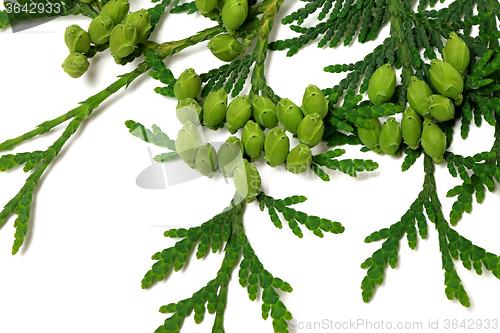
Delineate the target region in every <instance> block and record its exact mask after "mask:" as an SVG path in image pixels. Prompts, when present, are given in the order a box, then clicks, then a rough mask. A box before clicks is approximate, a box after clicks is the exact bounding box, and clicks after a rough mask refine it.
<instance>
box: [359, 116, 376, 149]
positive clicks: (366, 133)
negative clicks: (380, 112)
mask: <svg viewBox="0 0 500 333" xmlns="http://www.w3.org/2000/svg"><path fill="white" fill-rule="evenodd" d="M366 121H368V122H369V123H370V124H372V128H370V129H368V128H364V127H358V137H359V139H360V140H361V142H363V144H364V145H365V146H366V148H368V149H371V150H373V151H374V152H376V153H377V154H380V153H381V150H380V146H379V144H378V140H379V136H380V129H381V128H382V125H381V124H380V120H379V119H378V118H376V117H374V118H367V119H366Z"/></svg>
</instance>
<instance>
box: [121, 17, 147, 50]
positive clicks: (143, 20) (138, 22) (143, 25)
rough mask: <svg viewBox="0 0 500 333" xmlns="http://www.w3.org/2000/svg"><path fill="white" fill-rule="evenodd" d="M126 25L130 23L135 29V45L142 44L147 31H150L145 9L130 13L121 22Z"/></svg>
mask: <svg viewBox="0 0 500 333" xmlns="http://www.w3.org/2000/svg"><path fill="white" fill-rule="evenodd" d="M127 23H132V24H133V25H135V27H136V28H137V40H136V41H135V43H136V44H139V43H142V42H144V41H145V40H146V37H148V34H149V30H151V23H150V19H149V12H148V11H147V10H146V9H141V10H138V11H136V12H133V13H130V14H128V15H127V17H125V20H124V21H123V24H127Z"/></svg>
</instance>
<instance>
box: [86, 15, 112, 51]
mask: <svg viewBox="0 0 500 333" xmlns="http://www.w3.org/2000/svg"><path fill="white" fill-rule="evenodd" d="M112 30H113V20H112V19H111V17H109V16H101V15H99V16H97V17H96V18H95V19H93V20H92V22H90V25H89V36H90V40H91V41H92V43H94V44H95V45H99V44H104V43H106V42H107V41H108V40H109V35H110V34H111V31H112Z"/></svg>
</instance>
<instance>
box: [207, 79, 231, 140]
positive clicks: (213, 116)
mask: <svg viewBox="0 0 500 333" xmlns="http://www.w3.org/2000/svg"><path fill="white" fill-rule="evenodd" d="M226 113H227V92H226V91H225V90H224V88H220V89H219V90H217V91H212V92H211V93H210V94H209V95H208V96H207V99H206V100H205V103H204V104H203V124H204V125H205V126H207V127H208V128H210V129H212V130H216V129H218V128H220V127H221V126H222V125H223V121H224V119H226Z"/></svg>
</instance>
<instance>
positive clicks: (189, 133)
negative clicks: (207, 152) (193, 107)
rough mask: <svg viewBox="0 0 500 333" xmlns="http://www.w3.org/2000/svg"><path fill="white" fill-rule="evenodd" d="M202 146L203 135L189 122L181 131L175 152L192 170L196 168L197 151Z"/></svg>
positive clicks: (176, 141)
mask: <svg viewBox="0 0 500 333" xmlns="http://www.w3.org/2000/svg"><path fill="white" fill-rule="evenodd" d="M199 146H201V135H200V131H199V130H198V127H197V126H196V125H194V124H193V123H192V122H190V121H188V122H186V123H185V124H184V126H183V127H182V128H181V129H180V130H179V133H178V134H177V140H175V150H176V152H177V155H179V157H180V158H181V159H182V160H183V161H184V162H186V164H187V165H189V166H190V167H191V168H194V167H195V166H196V164H195V156H196V150H197V149H198V147H199Z"/></svg>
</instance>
